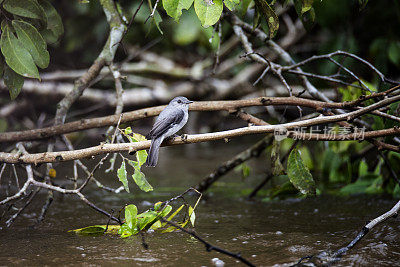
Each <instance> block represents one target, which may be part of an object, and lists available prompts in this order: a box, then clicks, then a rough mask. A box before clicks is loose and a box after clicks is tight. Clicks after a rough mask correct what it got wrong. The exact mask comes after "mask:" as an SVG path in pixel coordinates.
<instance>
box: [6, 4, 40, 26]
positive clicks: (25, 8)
mask: <svg viewBox="0 0 400 267" xmlns="http://www.w3.org/2000/svg"><path fill="white" fill-rule="evenodd" d="M3 7H4V9H5V10H7V11H8V12H10V13H12V14H14V15H18V16H22V17H27V18H32V19H41V20H44V21H46V15H45V13H44V10H43V9H42V8H41V7H40V5H39V4H38V2H37V1H36V0H5V1H4V3H3Z"/></svg>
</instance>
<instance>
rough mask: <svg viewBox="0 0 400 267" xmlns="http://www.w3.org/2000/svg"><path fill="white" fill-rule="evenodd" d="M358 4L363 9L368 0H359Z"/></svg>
mask: <svg viewBox="0 0 400 267" xmlns="http://www.w3.org/2000/svg"><path fill="white" fill-rule="evenodd" d="M358 4H359V5H360V9H363V8H364V7H365V6H366V5H367V4H368V0H358Z"/></svg>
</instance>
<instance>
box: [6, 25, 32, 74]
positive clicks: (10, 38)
mask: <svg viewBox="0 0 400 267" xmlns="http://www.w3.org/2000/svg"><path fill="white" fill-rule="evenodd" d="M0 45H1V52H2V53H3V56H4V58H5V59H6V62H7V65H8V66H10V67H11V68H12V69H13V70H14V71H15V72H16V73H18V74H20V75H22V76H24V77H29V78H37V79H39V78H40V77H39V72H38V69H37V68H36V65H35V63H34V61H33V58H32V56H31V54H30V53H29V51H28V50H27V49H26V48H25V47H24V46H23V45H22V44H21V42H20V41H19V40H18V39H17V38H16V37H15V35H14V34H13V33H12V32H11V29H10V26H9V25H5V26H4V31H3V33H2V35H1V40H0Z"/></svg>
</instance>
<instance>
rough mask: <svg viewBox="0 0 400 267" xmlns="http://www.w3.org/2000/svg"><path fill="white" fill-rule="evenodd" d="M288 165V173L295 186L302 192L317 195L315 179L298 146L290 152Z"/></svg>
mask: <svg viewBox="0 0 400 267" xmlns="http://www.w3.org/2000/svg"><path fill="white" fill-rule="evenodd" d="M287 165H288V166H287V174H288V177H289V180H290V182H291V183H292V184H293V185H294V187H296V188H297V189H298V190H299V191H300V192H301V193H302V194H307V195H315V193H316V192H315V182H314V179H313V177H312V175H311V173H310V171H309V170H308V168H307V167H306V166H305V165H304V163H303V160H302V159H301V156H300V153H299V151H298V150H297V148H295V149H293V151H292V152H290V155H289V159H288V164H287Z"/></svg>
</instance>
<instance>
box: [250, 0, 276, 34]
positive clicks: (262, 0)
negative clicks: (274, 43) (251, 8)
mask: <svg viewBox="0 0 400 267" xmlns="http://www.w3.org/2000/svg"><path fill="white" fill-rule="evenodd" d="M254 2H255V3H256V6H257V9H258V11H259V12H261V14H262V15H263V16H264V17H265V20H266V21H267V23H268V28H269V38H273V37H274V36H275V34H276V33H277V31H278V29H279V19H278V16H277V15H276V14H275V11H274V10H273V9H272V7H271V6H270V5H268V3H267V1H266V0H254Z"/></svg>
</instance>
